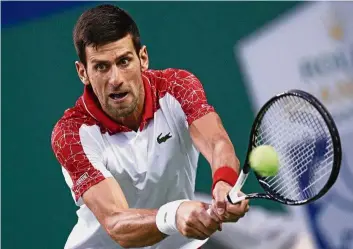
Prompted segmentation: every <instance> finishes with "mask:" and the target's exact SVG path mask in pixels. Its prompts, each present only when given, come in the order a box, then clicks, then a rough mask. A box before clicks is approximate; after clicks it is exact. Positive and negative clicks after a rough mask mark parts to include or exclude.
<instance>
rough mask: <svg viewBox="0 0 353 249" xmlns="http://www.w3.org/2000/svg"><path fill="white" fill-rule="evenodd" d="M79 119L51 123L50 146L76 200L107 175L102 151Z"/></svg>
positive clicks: (108, 175)
mask: <svg viewBox="0 0 353 249" xmlns="http://www.w3.org/2000/svg"><path fill="white" fill-rule="evenodd" d="M84 127H85V125H84V124H82V123H80V122H76V121H75V122H74V121H62V122H60V121H59V122H58V124H57V125H56V126H55V127H54V130H53V133H52V139H51V143H52V149H53V151H54V154H55V156H56V158H57V160H58V161H59V163H60V164H61V166H62V167H63V174H64V177H65V180H66V183H67V184H68V185H69V187H70V189H71V191H72V195H73V197H74V199H75V201H76V202H77V201H78V200H79V199H80V197H81V196H82V194H83V193H84V192H85V191H87V190H88V189H89V188H90V187H91V186H93V185H95V184H97V183H99V182H100V181H102V180H104V179H105V178H106V177H110V176H111V174H110V172H109V171H108V170H107V169H106V167H105V166H104V162H103V157H102V152H101V151H100V149H99V145H97V144H96V142H95V140H94V139H90V138H89V136H91V134H89V133H88V132H87V131H86V130H85V129H84Z"/></svg>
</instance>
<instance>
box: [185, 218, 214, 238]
mask: <svg viewBox="0 0 353 249" xmlns="http://www.w3.org/2000/svg"><path fill="white" fill-rule="evenodd" d="M206 215H207V214H206ZM205 217H206V219H207V216H205ZM209 219H211V218H209ZM201 220H202V221H201ZM203 222H205V221H204V219H202V218H201V219H195V220H194V221H193V223H192V224H189V226H190V227H192V228H193V229H194V230H195V231H198V234H200V235H202V236H204V238H208V237H210V236H211V234H212V233H213V232H214V230H212V229H211V228H210V227H206V226H205V225H204V224H203Z"/></svg>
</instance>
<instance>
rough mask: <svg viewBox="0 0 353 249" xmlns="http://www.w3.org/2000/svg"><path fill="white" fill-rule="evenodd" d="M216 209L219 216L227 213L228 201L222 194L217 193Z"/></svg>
mask: <svg viewBox="0 0 353 249" xmlns="http://www.w3.org/2000/svg"><path fill="white" fill-rule="evenodd" d="M214 208H215V210H216V212H217V213H218V214H219V215H223V214H224V212H225V211H226V200H225V196H224V195H223V194H222V192H217V193H216V195H215V198H214Z"/></svg>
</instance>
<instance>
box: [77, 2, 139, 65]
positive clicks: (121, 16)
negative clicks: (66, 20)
mask: <svg viewBox="0 0 353 249" xmlns="http://www.w3.org/2000/svg"><path fill="white" fill-rule="evenodd" d="M128 34H130V35H131V36H132V41H133V44H134V47H135V50H136V53H137V54H138V52H139V50H140V49H141V40H140V32H139V30H138V28H137V25H136V23H135V21H134V20H133V19H132V18H131V16H130V15H129V14H128V13H127V12H126V11H125V10H123V9H121V8H119V7H117V6H114V5H110V4H104V5H99V6H97V7H94V8H92V9H89V10H87V11H85V12H84V13H82V15H81V16H80V18H79V19H78V21H77V23H76V25H75V28H74V31H73V39H74V44H75V49H76V52H77V55H78V57H79V59H80V61H81V62H82V63H83V64H84V65H85V66H86V64H87V62H86V52H85V48H86V46H89V45H93V46H99V45H104V44H107V43H109V42H114V41H117V40H119V39H121V38H123V37H125V36H126V35H128Z"/></svg>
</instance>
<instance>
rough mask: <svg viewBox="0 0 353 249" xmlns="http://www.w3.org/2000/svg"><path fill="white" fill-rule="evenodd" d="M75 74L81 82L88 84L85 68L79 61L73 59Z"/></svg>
mask: <svg viewBox="0 0 353 249" xmlns="http://www.w3.org/2000/svg"><path fill="white" fill-rule="evenodd" d="M75 66H76V71H77V75H78V77H79V78H80V80H81V81H82V83H83V84H85V85H89V80H88V76H87V72H86V68H85V66H84V65H83V63H82V62H81V61H75Z"/></svg>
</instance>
